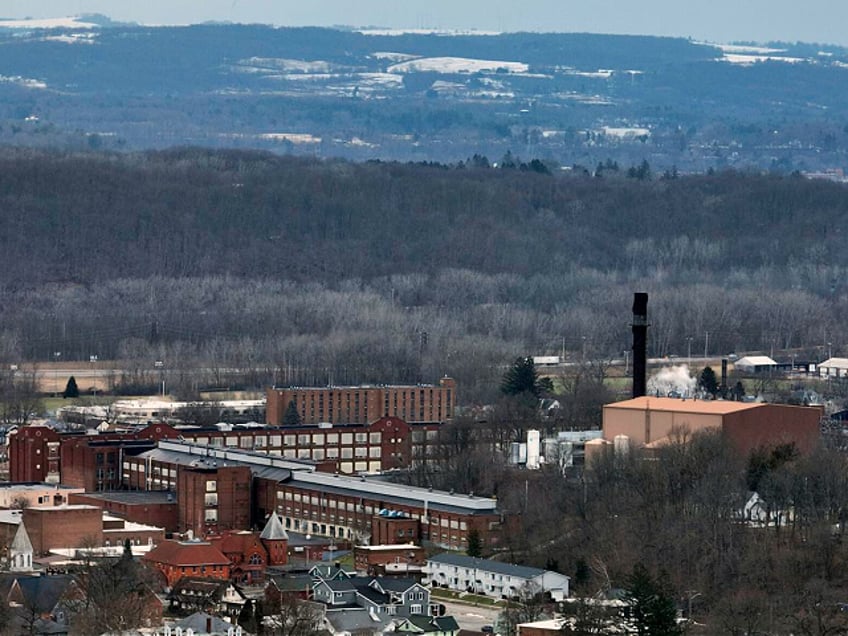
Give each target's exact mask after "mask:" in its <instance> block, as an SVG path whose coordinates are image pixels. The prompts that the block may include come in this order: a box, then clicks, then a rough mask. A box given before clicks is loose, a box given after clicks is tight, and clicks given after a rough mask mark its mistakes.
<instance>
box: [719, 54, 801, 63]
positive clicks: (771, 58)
mask: <svg viewBox="0 0 848 636" xmlns="http://www.w3.org/2000/svg"><path fill="white" fill-rule="evenodd" d="M720 61H722V62H728V63H730V64H738V65H740V66H751V65H752V64H757V63H758V62H785V63H786V64H799V63H801V62H809V60H808V59H806V58H803V57H783V56H779V55H744V54H737V53H725V54H724V55H723V56H722V57H721V58H720Z"/></svg>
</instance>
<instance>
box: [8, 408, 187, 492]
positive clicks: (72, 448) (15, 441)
mask: <svg viewBox="0 0 848 636" xmlns="http://www.w3.org/2000/svg"><path fill="white" fill-rule="evenodd" d="M177 437H179V432H178V431H176V430H175V429H174V428H172V427H171V426H168V425H167V424H151V425H149V426H144V427H141V428H137V429H133V430H129V431H124V432H107V433H100V434H97V435H86V434H83V433H79V432H66V433H59V432H57V431H56V430H54V429H52V428H50V427H49V426H25V427H22V428H19V429H17V430H15V431H13V432H12V433H10V434H9V437H8V439H9V472H10V480H11V481H13V482H46V483H51V484H57V483H59V482H60V481H61V483H62V484H64V485H67V486H76V487H80V488H85V489H86V490H92V491H93V490H110V489H112V488H115V487H116V485H115V484H119V483H120V475H119V474H118V471H117V470H115V469H116V468H117V467H118V466H120V465H121V461H120V457H121V456H122V455H123V454H125V453H127V452H130V453H131V452H138V451H139V450H142V449H143V448H144V447H145V443H147V446H146V447H147V448H152V447H153V446H155V443H154V442H155V441H156V440H160V439H168V438H177ZM130 442H135V443H136V445H137V450H135V451H133V447H134V446H133V444H131V443H130ZM110 456H111V459H110ZM110 467H111V468H112V470H111V472H110ZM110 475H111V476H110Z"/></svg>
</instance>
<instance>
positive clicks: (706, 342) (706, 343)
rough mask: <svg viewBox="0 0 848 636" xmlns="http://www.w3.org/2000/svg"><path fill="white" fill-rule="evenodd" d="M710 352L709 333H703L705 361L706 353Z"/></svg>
mask: <svg viewBox="0 0 848 636" xmlns="http://www.w3.org/2000/svg"><path fill="white" fill-rule="evenodd" d="M709 350H710V332H709V331H705V332H704V360H706V359H707V352H708V351H709Z"/></svg>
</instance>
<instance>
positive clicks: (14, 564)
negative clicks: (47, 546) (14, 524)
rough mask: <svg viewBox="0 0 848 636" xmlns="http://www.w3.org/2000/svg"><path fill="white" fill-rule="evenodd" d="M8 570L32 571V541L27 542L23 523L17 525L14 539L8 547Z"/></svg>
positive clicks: (27, 535) (27, 537) (27, 536)
mask: <svg viewBox="0 0 848 636" xmlns="http://www.w3.org/2000/svg"><path fill="white" fill-rule="evenodd" d="M9 569H10V570H11V571H12V572H30V571H32V541H30V540H29V534H27V531H26V526H24V522H23V521H21V523H20V524H19V525H18V529H17V531H16V532H15V538H14V539H12V545H10V546H9Z"/></svg>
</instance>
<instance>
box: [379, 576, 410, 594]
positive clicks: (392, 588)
mask: <svg viewBox="0 0 848 636" xmlns="http://www.w3.org/2000/svg"><path fill="white" fill-rule="evenodd" d="M369 585H370V586H371V587H375V586H377V587H375V589H380V590H385V591H387V592H397V593H400V594H402V593H403V592H406V591H407V590H408V589H409V588H411V587H415V586H416V585H418V581H416V580H415V579H411V578H395V577H382V576H381V577H377V578H375V579H374V580H373V581H371V583H369Z"/></svg>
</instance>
